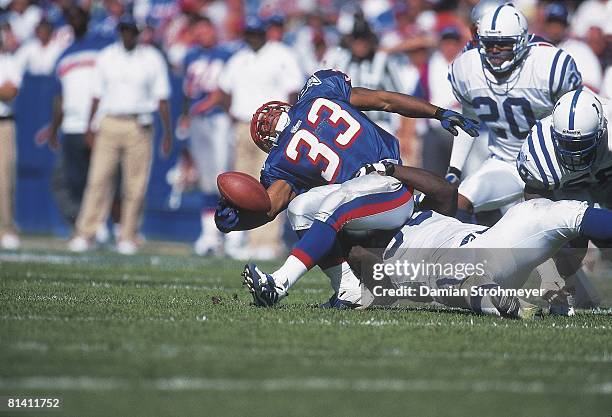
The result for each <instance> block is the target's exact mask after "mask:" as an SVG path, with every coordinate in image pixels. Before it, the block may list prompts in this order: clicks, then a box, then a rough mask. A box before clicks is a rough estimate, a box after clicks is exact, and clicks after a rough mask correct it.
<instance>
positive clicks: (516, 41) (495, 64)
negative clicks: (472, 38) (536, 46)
mask: <svg viewBox="0 0 612 417" xmlns="http://www.w3.org/2000/svg"><path fill="white" fill-rule="evenodd" d="M499 47H501V48H499ZM509 47H511V48H512V49H511V50H510V49H509ZM500 49H503V50H500ZM478 51H479V52H480V55H481V57H482V59H483V62H484V63H485V65H486V67H487V68H488V69H489V70H490V71H491V72H493V73H494V74H505V73H508V72H509V71H512V70H513V69H514V68H516V67H517V66H518V64H519V63H520V62H521V60H522V59H523V57H524V56H525V54H526V53H527V36H526V34H524V35H519V36H495V37H493V36H486V37H484V36H479V37H478Z"/></svg>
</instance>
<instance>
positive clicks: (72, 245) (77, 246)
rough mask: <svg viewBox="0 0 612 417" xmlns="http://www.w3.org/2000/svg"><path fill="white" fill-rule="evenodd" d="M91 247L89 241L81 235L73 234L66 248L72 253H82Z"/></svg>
mask: <svg viewBox="0 0 612 417" xmlns="http://www.w3.org/2000/svg"><path fill="white" fill-rule="evenodd" d="M90 249H91V245H90V244H89V241H88V240H87V239H85V238H84V237H81V236H75V237H73V238H72V239H70V241H69V242H68V250H69V251H70V252H74V253H83V252H87V251H88V250H90Z"/></svg>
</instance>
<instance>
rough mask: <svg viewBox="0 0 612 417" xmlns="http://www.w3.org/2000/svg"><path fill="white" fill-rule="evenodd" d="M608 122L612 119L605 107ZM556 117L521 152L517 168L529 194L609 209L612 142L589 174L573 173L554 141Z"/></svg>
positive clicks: (607, 142) (539, 127) (540, 125)
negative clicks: (599, 205) (553, 128)
mask: <svg viewBox="0 0 612 417" xmlns="http://www.w3.org/2000/svg"><path fill="white" fill-rule="evenodd" d="M604 110H605V111H606V114H607V115H608V120H610V117H611V116H612V115H611V114H610V111H611V110H612V109H611V108H610V107H609V106H604ZM551 131H552V116H548V117H546V118H545V119H544V120H541V121H540V122H538V123H537V124H536V125H535V126H534V127H533V129H532V130H531V134H530V135H529V136H528V137H527V140H526V141H525V143H523V147H522V148H521V151H520V152H519V155H518V157H517V160H516V165H517V168H518V171H519V174H520V176H521V178H522V179H523V181H524V182H525V184H526V191H527V192H532V193H539V194H542V192H546V193H550V192H551V191H552V195H553V197H554V198H555V199H557V200H566V199H575V200H583V201H589V202H591V203H602V204H605V205H609V204H610V202H612V141H611V140H610V139H609V137H606V138H604V139H603V141H602V143H601V144H600V148H599V151H598V152H597V157H596V159H595V161H594V163H593V165H592V166H591V168H590V169H589V170H587V171H570V170H569V169H567V168H565V167H564V166H563V165H561V164H560V163H559V161H558V159H557V156H556V153H555V143H554V142H553V138H552V132H551Z"/></svg>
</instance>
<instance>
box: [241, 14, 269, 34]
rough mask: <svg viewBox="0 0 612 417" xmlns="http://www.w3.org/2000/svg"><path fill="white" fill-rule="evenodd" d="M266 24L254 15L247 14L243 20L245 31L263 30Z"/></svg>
mask: <svg viewBox="0 0 612 417" xmlns="http://www.w3.org/2000/svg"><path fill="white" fill-rule="evenodd" d="M265 29H266V26H265V24H264V22H263V21H262V20H261V19H260V18H259V17H258V16H255V15H250V16H247V17H246V19H245V21H244V31H245V32H264V31H265Z"/></svg>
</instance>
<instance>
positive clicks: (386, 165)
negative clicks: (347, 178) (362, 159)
mask: <svg viewBox="0 0 612 417" xmlns="http://www.w3.org/2000/svg"><path fill="white" fill-rule="evenodd" d="M394 171H395V165H394V164H393V163H392V162H389V161H381V162H375V163H373V164H366V165H364V166H362V167H361V168H359V171H357V174H355V178H357V177H362V176H364V175H368V174H371V173H372V172H376V173H378V174H380V175H393V172H394Z"/></svg>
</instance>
